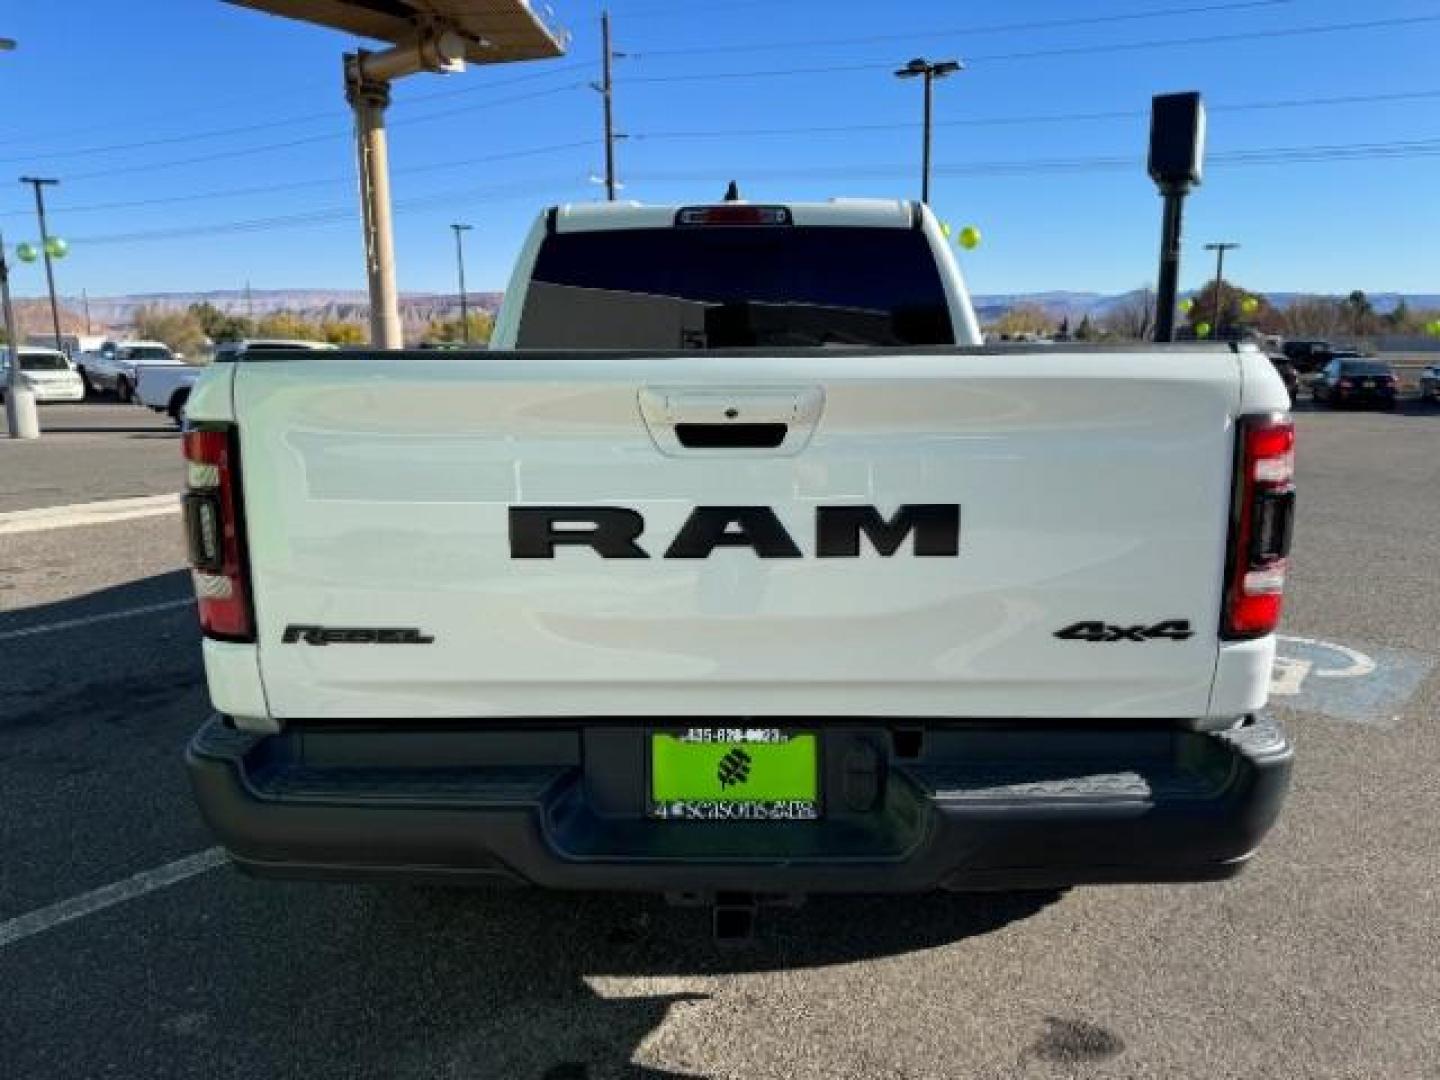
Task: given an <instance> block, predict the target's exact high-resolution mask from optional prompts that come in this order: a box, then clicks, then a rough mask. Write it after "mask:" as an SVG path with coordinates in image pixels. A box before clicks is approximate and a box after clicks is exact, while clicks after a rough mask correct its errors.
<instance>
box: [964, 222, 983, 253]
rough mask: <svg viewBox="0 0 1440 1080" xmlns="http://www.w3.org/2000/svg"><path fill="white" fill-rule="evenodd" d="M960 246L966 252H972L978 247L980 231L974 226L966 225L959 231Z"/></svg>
mask: <svg viewBox="0 0 1440 1080" xmlns="http://www.w3.org/2000/svg"><path fill="white" fill-rule="evenodd" d="M960 246H961V247H963V248H964V249H965V250H966V251H974V250H975V249H976V248H977V247H979V246H980V230H979V229H977V228H976V227H975V226H974V225H966V226H965V227H964V228H963V229H961V230H960Z"/></svg>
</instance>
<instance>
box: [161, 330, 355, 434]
mask: <svg viewBox="0 0 1440 1080" xmlns="http://www.w3.org/2000/svg"><path fill="white" fill-rule="evenodd" d="M255 349H263V350H265V351H267V352H330V351H333V350H334V349H335V346H334V345H327V344H325V343H324V342H323V341H300V340H291V339H289V338H247V339H245V340H242V341H222V342H221V343H220V344H219V345H217V346H216V348H215V356H214V359H213V361H212V362H213V363H216V364H224V363H228V362H231V361H234V360H239V359H240V358H241V357H243V356H244V355H245V354H246V353H247V352H250V351H252V350H255ZM203 370H204V369H203V368H199V367H194V366H192V365H189V364H186V365H183V366H182V365H172V364H166V365H158V366H152V365H148V364H145V365H141V366H140V367H139V368H137V369H136V371H135V395H134V396H135V400H136V401H137V402H139V403H140V404H141V405H144V406H146V407H147V408H149V409H153V410H154V411H155V412H163V413H166V414H168V415H169V417H170V419H171V420H173V421H175V424H176V426H177V427H178V426H179V425H180V424H182V423H184V420H185V404H186V402H188V401H189V400H190V391H191V390H192V389H193V388H194V386H195V383H196V382H197V381H198V380H199V378H200V372H201V371H203Z"/></svg>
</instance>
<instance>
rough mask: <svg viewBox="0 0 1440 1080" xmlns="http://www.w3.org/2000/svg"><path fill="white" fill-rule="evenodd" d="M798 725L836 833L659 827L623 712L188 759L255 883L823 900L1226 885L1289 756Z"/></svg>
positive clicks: (960, 728) (204, 738)
mask: <svg viewBox="0 0 1440 1080" xmlns="http://www.w3.org/2000/svg"><path fill="white" fill-rule="evenodd" d="M791 726H795V727H810V728H813V729H815V730H819V731H821V732H822V755H821V758H822V766H821V768H822V775H821V781H822V783H821V787H822V792H823V817H822V819H821V820H820V821H818V822H743V823H742V822H726V823H713V822H690V821H685V822H676V821H668V822H659V821H651V820H648V819H646V818H645V817H644V816H643V815H642V812H641V808H642V807H643V805H644V795H645V791H644V787H645V749H644V748H645V746H646V738H645V735H646V729H644V728H641V727H639V726H635V725H633V724H625V723H624V722H621V721H611V722H605V723H603V724H602V723H601V722H598V721H597V722H596V723H595V724H594V725H593V726H587V727H584V728H576V727H574V726H573V724H572V725H571V726H568V727H567V726H564V725H560V724H548V723H541V722H537V723H536V724H535V726H533V727H528V726H527V727H526V728H525V729H523V730H515V729H513V728H512V729H510V730H502V729H496V728H485V729H478V728H466V729H463V730H459V729H454V728H449V729H429V730H419V731H415V730H405V731H396V730H393V729H390V730H380V729H376V728H374V727H368V728H367V727H360V726H356V727H353V728H337V727H334V726H329V725H327V726H326V727H325V728H305V729H291V730H288V731H287V732H286V733H284V734H280V735H272V736H254V735H247V734H244V733H241V732H238V731H236V730H234V729H233V728H231V727H230V726H229V725H228V724H226V723H225V722H224V721H223V720H220V719H218V718H216V719H212V720H211V721H209V722H208V723H207V724H206V725H205V726H204V727H203V728H202V729H201V730H200V731H199V732H198V733H197V735H196V736H195V738H194V740H193V741H192V743H191V745H190V748H189V751H188V755H187V759H188V764H189V769H190V776H191V780H192V783H193V785H194V789H195V794H196V798H197V800H198V802H199V805H200V809H201V812H202V813H203V815H204V817H205V819H206V821H207V822H208V823H209V825H210V827H211V828H212V830H213V831H214V832H215V834H216V835H217V836H218V837H219V839H220V841H221V843H222V844H223V845H224V846H225V847H226V848H227V849H228V851H229V852H230V855H231V857H232V858H233V859H234V860H235V862H236V863H237V864H238V865H239V866H240V867H241V868H242V869H244V870H247V871H249V872H251V873H253V874H256V875H259V876H273V877H310V878H315V877H320V878H340V879H346V880H364V879H372V878H391V877H402V878H422V879H423V878H431V879H446V880H454V879H477V880H494V881H505V882H512V883H519V884H524V883H528V884H533V885H539V886H543V887H548V888H558V889H616V890H621V889H623V890H645V891H666V892H700V893H703V892H709V891H721V890H726V891H752V892H784V893H810V892H906V891H920V890H928V889H933V888H945V889H956V890H967V889H1017V888H1051V887H1060V886H1066V885H1078V884H1095V883H1114V882H1147V881H1207V880H1216V879H1220V878H1225V877H1229V876H1232V875H1233V874H1235V873H1236V872H1238V870H1239V869H1240V868H1241V867H1242V866H1243V865H1244V863H1245V860H1246V859H1247V858H1248V857H1249V856H1250V854H1251V853H1252V852H1253V851H1254V850H1255V848H1256V847H1257V845H1258V844H1259V842H1260V840H1261V838H1262V837H1263V836H1264V835H1265V833H1266V832H1267V831H1268V830H1269V828H1270V826H1271V825H1272V824H1274V822H1275V819H1276V817H1277V815H1278V814H1279V811H1280V806H1281V803H1282V802H1283V800H1284V797H1285V792H1286V789H1287V787H1288V783H1289V775H1290V767H1291V760H1292V756H1293V754H1292V750H1291V746H1290V743H1289V741H1288V740H1287V739H1286V737H1285V734H1284V732H1283V731H1282V730H1281V729H1280V727H1279V726H1278V725H1277V724H1275V723H1274V722H1273V721H1272V720H1270V719H1269V718H1268V717H1266V716H1258V717H1252V718H1248V719H1247V720H1246V722H1245V723H1244V724H1243V725H1242V726H1240V727H1237V728H1235V729H1233V730H1231V731H1227V732H1221V733H1199V732H1190V731H1181V730H1175V729H1173V728H1169V727H1161V726H1147V727H1143V728H1139V727H1137V726H1136V725H1135V724H1133V723H1130V724H1126V725H1120V724H1104V725H1099V724H1094V723H1092V722H1083V723H1082V722H1075V723H1074V724H1072V725H1068V726H1059V725H1053V724H1052V725H1038V724H1026V725H1024V726H1018V725H977V724H963V725H962V724H958V723H957V724H952V725H946V724H937V723H935V722H933V721H927V722H925V724H924V725H923V726H917V727H916V728H913V729H910V731H909V732H903V733H901V734H899V735H897V734H896V733H895V730H894V729H893V728H886V727H880V726H866V725H863V724H853V723H847V724H845V725H843V726H841V725H840V724H839V723H838V722H828V723H822V722H818V721H814V720H810V721H808V722H807V721H805V720H799V719H797V720H796V721H795V722H794V723H793V725H791ZM917 733H918V734H917ZM902 754H904V755H906V756H901V755H902Z"/></svg>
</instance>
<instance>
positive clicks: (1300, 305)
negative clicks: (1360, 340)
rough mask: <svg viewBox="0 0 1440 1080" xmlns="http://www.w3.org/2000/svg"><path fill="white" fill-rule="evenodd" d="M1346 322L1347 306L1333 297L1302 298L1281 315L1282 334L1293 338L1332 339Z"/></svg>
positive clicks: (1293, 302) (1296, 300)
mask: <svg viewBox="0 0 1440 1080" xmlns="http://www.w3.org/2000/svg"><path fill="white" fill-rule="evenodd" d="M1345 322H1346V308H1345V304H1343V303H1342V302H1341V301H1339V300H1337V299H1335V298H1334V297H1333V296H1300V297H1297V298H1296V299H1294V300H1292V301H1291V302H1290V304H1289V306H1288V307H1286V308H1285V310H1284V312H1282V313H1281V332H1282V333H1284V334H1285V336H1286V337H1292V338H1331V337H1334V336H1335V335H1336V334H1338V333H1340V332H1341V330H1343V329H1344V327H1345Z"/></svg>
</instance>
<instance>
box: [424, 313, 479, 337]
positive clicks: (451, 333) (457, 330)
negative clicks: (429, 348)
mask: <svg viewBox="0 0 1440 1080" xmlns="http://www.w3.org/2000/svg"><path fill="white" fill-rule="evenodd" d="M469 314H470V319H469V322H470V342H471V344H473V345H483V344H485V343H486V342H488V341H489V340H490V334H491V331H493V330H494V329H495V317H494V316H493V315H491V314H490V313H489V312H488V311H472V312H470V313H469ZM461 330H462V327H461V324H460V320H459V319H458V318H457V319H435V320H434V321H432V322H431V323H430V325H429V326H428V327H427V328H426V330H425V340H426V341H435V342H441V343H444V344H450V343H453V342H456V341H464V340H465V335H464V334H463V333H462V332H461Z"/></svg>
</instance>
